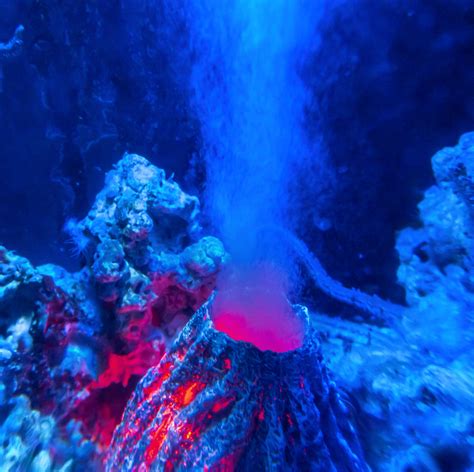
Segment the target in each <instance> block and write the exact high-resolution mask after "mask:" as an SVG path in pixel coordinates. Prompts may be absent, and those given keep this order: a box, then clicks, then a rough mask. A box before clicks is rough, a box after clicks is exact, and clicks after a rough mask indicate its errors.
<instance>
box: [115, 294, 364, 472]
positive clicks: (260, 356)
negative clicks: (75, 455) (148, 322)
mask: <svg viewBox="0 0 474 472" xmlns="http://www.w3.org/2000/svg"><path fill="white" fill-rule="evenodd" d="M212 310H213V304H212V302H211V303H210V304H207V305H205V306H204V307H203V308H201V309H200V310H199V311H198V312H197V313H196V314H195V315H194V316H193V318H192V319H191V321H190V322H189V323H188V324H187V325H186V327H185V328H184V330H183V331H182V333H181V335H180V337H179V338H178V340H177V341H176V343H175V344H174V346H173V347H172V349H171V350H170V352H169V353H168V354H167V355H166V356H165V357H164V358H163V359H162V360H161V362H160V364H159V365H158V366H157V367H154V368H152V369H151V370H150V371H149V372H148V373H147V375H146V376H145V377H144V378H143V380H142V381H141V382H140V384H139V385H138V387H137V389H136V391H135V394H134V396H133V398H132V400H131V401H130V402H129V404H128V406H127V409H126V411H125V414H124V417H123V421H122V423H121V425H120V427H119V428H117V430H116V431H115V433H114V439H113V443H112V447H111V452H110V455H109V457H108V460H107V469H108V470H110V471H113V470H117V468H118V467H120V468H121V470H127V471H128V470H129V471H131V470H138V469H140V470H149V469H150V470H190V469H191V468H193V469H196V468H197V469H199V470H208V469H209V470H306V469H308V470H309V469H311V470H314V471H368V470H369V469H368V467H367V466H366V465H365V461H364V459H363V455H362V452H361V449H360V446H359V442H358V439H357V435H356V432H355V429H354V428H353V426H352V425H351V423H350V421H349V414H348V410H347V408H346V406H345V405H344V402H343V399H342V398H341V396H340V395H339V393H338V391H337V388H336V386H335V385H334V383H333V382H332V381H331V379H330V378H329V376H328V372H327V370H326V367H325V365H324V362H323V361H322V359H321V354H320V347H319V343H318V341H317V337H316V336H315V333H314V332H313V330H311V329H309V327H308V319H307V312H306V311H305V309H303V308H301V307H295V310H296V313H295V314H292V316H294V317H295V322H297V321H298V322H299V321H303V323H304V327H305V330H306V333H305V336H304V340H303V341H302V345H301V346H299V347H297V348H296V349H293V350H288V351H286V352H275V351H272V350H265V351H261V350H259V349H258V348H257V347H255V346H254V345H252V344H250V343H248V342H243V341H234V340H233V339H231V338H230V337H229V336H228V335H227V334H225V333H224V332H222V331H219V330H218V329H216V327H215V326H216V325H215V324H214V321H215V316H216V315H215V314H213V313H212ZM297 317H298V318H297ZM243 323H244V324H245V322H243ZM248 323H249V324H250V320H248ZM279 328H280V327H276V328H275V329H276V330H277V331H278V329H279ZM268 329H270V328H268ZM262 335H264V334H263V333H262ZM286 335H287V333H286V332H285V333H280V336H286Z"/></svg>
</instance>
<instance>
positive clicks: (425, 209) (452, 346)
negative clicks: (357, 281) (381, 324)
mask: <svg viewBox="0 0 474 472" xmlns="http://www.w3.org/2000/svg"><path fill="white" fill-rule="evenodd" d="M473 159H474V133H468V134H465V135H463V136H461V139H460V141H459V144H458V145H457V146H456V147H453V148H446V149H443V150H441V151H439V152H438V153H437V154H435V156H434V157H433V161H432V163H433V173H434V176H435V178H436V185H434V186H432V187H430V188H429V189H428V190H427V191H426V192H425V197H424V199H423V200H422V201H421V202H420V204H419V205H418V207H419V211H420V219H421V221H422V226H421V227H420V228H417V229H413V228H408V229H405V230H404V231H402V232H401V233H400V235H399V237H398V241H397V251H398V253H399V254H400V262H401V264H400V268H399V270H398V278H399V281H400V283H401V284H402V285H403V286H404V287H405V289H406V293H407V301H408V303H409V304H410V305H411V306H412V307H413V309H414V311H415V313H413V316H411V317H410V318H409V319H408V320H407V323H408V325H407V332H409V333H410V336H411V338H412V339H413V340H414V341H416V342H417V344H419V345H423V346H424V347H426V348H427V349H430V350H436V351H440V350H441V352H442V353H443V354H444V355H446V357H448V358H453V357H457V356H458V355H460V354H461V353H463V352H466V350H471V351H472V349H473V346H474V331H473V327H474V315H473V310H472V308H473V306H474V262H473V261H474V163H473ZM448 314H449V316H448ZM433 325H436V326H437V327H438V329H428V328H432V326H433Z"/></svg>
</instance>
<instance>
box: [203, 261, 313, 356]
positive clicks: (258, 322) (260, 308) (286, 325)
mask: <svg viewBox="0 0 474 472" xmlns="http://www.w3.org/2000/svg"><path fill="white" fill-rule="evenodd" d="M229 285H230V286H231V287H232V288H230V289H228V288H227V286H229ZM285 294H286V283H285V279H284V277H282V275H281V273H280V272H279V271H278V270H276V269H274V268H272V269H271V268H268V267H266V268H264V269H259V270H258V271H255V273H254V274H251V275H250V276H249V275H246V276H245V277H242V276H239V277H235V276H233V277H232V279H231V278H226V279H224V283H223V284H221V289H220V290H219V291H218V293H217V295H216V299H215V300H214V302H213V305H212V320H213V322H214V326H215V328H216V329H217V330H219V331H221V332H223V333H226V334H227V335H228V336H230V337H231V338H232V339H235V340H236V341H245V342H248V343H251V344H253V345H254V346H256V347H257V348H258V349H260V350H261V351H266V350H271V351H274V352H286V351H292V350H294V349H297V348H299V347H301V345H302V344H303V338H304V327H303V322H302V321H301V320H300V319H299V318H298V317H297V316H296V315H295V313H294V312H293V310H292V308H291V306H290V304H289V303H288V301H287V299H286V296H285Z"/></svg>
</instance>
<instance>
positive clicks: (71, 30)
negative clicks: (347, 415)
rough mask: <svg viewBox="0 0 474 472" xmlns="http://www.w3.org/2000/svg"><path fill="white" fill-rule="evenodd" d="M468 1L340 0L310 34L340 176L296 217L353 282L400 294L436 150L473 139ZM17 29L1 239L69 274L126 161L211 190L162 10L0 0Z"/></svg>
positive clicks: (314, 74)
mask: <svg viewBox="0 0 474 472" xmlns="http://www.w3.org/2000/svg"><path fill="white" fill-rule="evenodd" d="M470 3H471V2H468V1H461V0H419V1H416V0H413V1H401V0H400V1H388V0H380V1H374V0H354V1H345V2H340V4H339V5H338V6H336V7H334V8H330V9H328V11H327V12H326V14H325V16H324V21H323V24H322V31H321V37H320V38H319V39H318V38H317V35H316V34H315V42H316V41H317V40H319V41H321V46H320V48H319V49H318V52H317V53H315V54H314V56H313V57H311V60H310V61H309V64H308V65H307V67H306V69H305V70H304V79H305V81H306V83H307V84H308V87H310V89H311V92H312V97H313V100H312V107H311V108H310V109H309V110H308V116H307V118H308V120H307V127H308V132H309V134H310V135H311V136H313V137H314V139H315V140H316V139H320V138H321V137H322V140H323V143H324V147H325V148H326V150H327V153H328V155H329V162H331V164H332V166H333V167H334V169H335V170H336V176H337V178H336V180H335V182H336V183H335V184H333V185H331V186H329V187H327V188H324V192H325V197H324V198H323V199H321V198H319V197H318V198H316V195H317V194H318V191H320V190H321V189H318V188H315V187H317V186H313V185H312V183H311V182H306V181H302V182H301V184H300V186H301V194H302V195H303V196H304V197H305V198H304V199H303V200H302V201H303V202H304V204H302V205H301V207H298V208H296V209H295V211H298V212H300V213H301V218H300V221H308V222H311V223H310V224H303V225H302V227H300V228H299V232H300V235H301V236H302V237H303V238H304V239H305V241H306V242H307V243H308V244H309V246H310V247H311V249H312V250H313V251H314V252H315V253H316V254H318V256H319V257H320V258H321V260H322V262H323V263H324V265H325V266H326V267H327V269H328V271H329V272H330V273H331V274H332V275H333V276H335V277H336V278H339V279H340V280H341V281H343V282H344V283H346V284H347V285H352V286H358V287H361V288H363V289H365V290H368V291H375V292H378V293H380V294H382V295H384V296H388V297H390V298H392V299H395V300H401V299H402V297H403V294H402V293H401V290H400V289H399V288H398V287H397V286H396V284H395V270H396V267H397V258H396V255H395V252H394V250H393V246H394V240H395V239H394V238H395V232H396V230H397V229H400V228H402V227H404V226H407V225H409V224H411V225H413V224H416V222H417V212H416V204H417V202H418V201H419V200H420V199H421V196H422V192H423V190H425V189H426V188H427V187H428V186H429V185H430V184H431V182H432V176H431V167H430V158H431V156H432V154H433V153H434V152H435V151H436V150H438V149H439V148H441V147H444V146H447V145H453V144H454V143H455V142H456V141H457V138H458V136H459V135H460V134H461V133H463V132H466V131H469V130H472V129H474V57H473V51H474V6H469V4H470ZM19 23H21V24H23V25H24V26H25V29H26V30H25V51H24V54H23V55H22V56H21V57H20V58H19V59H18V60H16V61H14V62H12V63H10V64H7V65H5V67H4V75H5V77H4V83H3V93H1V94H0V153H1V154H0V199H1V204H0V242H1V243H3V244H5V245H7V247H9V248H10V249H16V250H17V251H18V252H19V253H21V254H23V255H25V256H27V257H29V258H30V259H31V260H32V261H33V262H35V263H44V262H49V261H52V262H58V263H61V264H63V265H65V266H66V267H69V268H74V267H75V266H76V265H77V261H74V260H73V259H71V258H70V257H69V255H68V253H67V250H66V251H65V249H64V239H65V237H66V236H65V235H64V233H63V232H62V227H63V225H64V222H65V220H66V219H67V218H68V217H71V216H72V217H82V216H84V215H85V213H86V212H87V210H88V208H89V206H90V204H91V202H92V200H93V198H94V196H95V194H96V193H97V191H98V190H100V188H101V185H102V182H103V175H104V172H105V171H107V170H108V169H109V168H110V167H111V166H112V164H113V163H114V162H116V161H117V160H118V159H119V157H120V156H121V155H122V153H123V152H124V151H127V150H128V151H132V152H137V153H141V154H143V155H145V156H146V157H148V158H149V159H151V160H152V161H153V162H154V163H155V164H156V165H158V166H160V167H163V168H165V169H166V171H167V172H169V173H171V172H175V174H176V176H177V177H176V178H177V180H178V181H179V182H181V183H183V184H184V187H185V188H187V189H190V190H196V188H199V185H200V184H202V179H203V176H202V175H201V174H202V171H201V173H200V172H199V168H198V173H197V175H196V173H195V171H194V170H193V171H192V172H190V165H189V163H190V161H191V160H193V155H195V154H197V153H198V152H199V142H200V131H199V125H198V121H197V118H196V117H195V116H193V113H192V112H191V110H190V109H189V107H188V101H187V96H188V93H187V89H186V87H187V85H186V84H187V80H186V78H187V76H188V74H189V72H190V67H191V63H192V57H191V56H189V55H187V54H186V53H184V52H183V51H185V50H186V41H187V32H186V27H185V25H184V23H182V22H181V21H180V19H179V16H176V17H173V18H172V19H171V21H170V18H169V17H168V16H167V13H166V10H165V9H164V7H163V6H162V4H161V3H160V2H159V1H157V0H149V1H147V0H122V1H120V0H108V1H104V2H102V1H101V2H93V1H87V0H84V1H80V2H79V1H77V0H64V1H59V0H57V1H53V0H42V1H39V0H37V1H32V0H20V1H18V0H17V1H5V0H0V41H7V40H8V39H9V38H10V37H11V35H12V34H13V31H14V30H15V28H16V26H17V25H18V24H19ZM309 49H311V48H310V47H309ZM316 158H317V156H315V159H316ZM316 200H318V201H320V202H321V203H319V204H318V205H319V206H318V208H317V209H316V208H315V207H314V205H312V204H311V202H314V201H316ZM316 210H317V214H318V215H319V216H318V218H319V217H321V215H322V216H323V217H324V224H322V225H321V224H320V225H319V226H320V229H317V228H316V226H315V225H314V221H315V214H316ZM321 228H322V229H323V230H321Z"/></svg>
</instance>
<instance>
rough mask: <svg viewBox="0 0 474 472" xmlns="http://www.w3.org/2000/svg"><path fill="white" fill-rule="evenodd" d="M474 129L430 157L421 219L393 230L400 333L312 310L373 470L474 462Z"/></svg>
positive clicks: (433, 471) (435, 469) (437, 470)
mask: <svg viewBox="0 0 474 472" xmlns="http://www.w3.org/2000/svg"><path fill="white" fill-rule="evenodd" d="M473 158H474V134H473V133H469V134H466V135H464V136H462V137H461V139H460V142H459V144H458V145H457V146H455V147H453V148H446V149H443V150H441V151H440V152H438V153H437V154H436V155H435V156H434V157H433V160H432V165H433V172H434V176H435V179H436V185H434V186H432V187H430V188H429V189H428V190H427V191H426V192H425V197H424V199H423V200H422V201H421V202H420V204H419V210H420V220H421V225H420V226H419V227H418V228H407V229H405V230H403V231H402V232H401V233H400V234H399V235H398V239H397V250H398V253H399V255H400V267H399V270H398V278H399V281H400V283H401V284H402V285H403V287H404V288H405V290H406V294H407V302H408V305H409V308H408V309H406V310H405V311H404V312H403V318H402V319H401V327H402V331H401V334H399V333H397V332H394V331H393V330H390V329H387V328H377V327H374V326H369V325H367V324H357V323H351V322H348V321H345V320H341V319H334V318H328V317H325V316H323V315H316V316H315V318H314V321H315V326H316V327H317V329H318V331H319V332H320V333H321V336H322V339H323V342H322V351H323V354H324V356H325V358H326V359H328V364H329V367H330V368H331V370H332V371H333V372H334V375H335V378H336V381H337V382H338V385H340V386H342V387H344V388H345V389H347V390H348V391H349V392H350V394H351V397H352V398H353V403H354V406H355V407H358V409H359V410H360V413H361V415H362V417H363V422H364V424H365V426H366V428H367V431H366V432H365V433H364V434H363V436H364V438H365V440H366V441H367V443H368V444H369V447H368V448H367V450H368V460H369V462H370V463H371V465H372V466H373V468H374V469H375V470H377V471H381V472H382V471H383V472H386V471H393V472H399V471H401V470H426V471H430V472H444V471H448V470H449V471H450V472H451V471H456V472H458V471H459V472H464V471H467V470H471V469H470V467H472V464H474V448H473V444H474V439H473V430H472V425H473V424H474V407H473V405H474V396H473V392H474V369H473V367H472V366H473V365H474V347H473V346H474V344H473V331H472V328H473V317H472V313H473V311H472V307H473V306H474V304H473V303H474V288H473V287H474V286H473V284H472V277H473V275H472V274H473V270H474V264H473V245H472V243H473V238H474V226H473V220H472V216H473V208H474V199H473V189H474V182H473V177H474V169H473Z"/></svg>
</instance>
